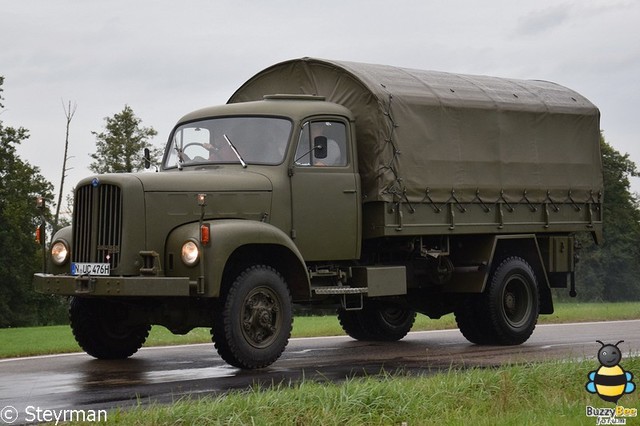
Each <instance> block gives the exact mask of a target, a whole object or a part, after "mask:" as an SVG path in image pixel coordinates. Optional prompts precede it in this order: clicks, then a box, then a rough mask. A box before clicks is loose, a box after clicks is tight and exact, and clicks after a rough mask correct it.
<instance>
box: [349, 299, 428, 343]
mask: <svg viewBox="0 0 640 426" xmlns="http://www.w3.org/2000/svg"><path fill="white" fill-rule="evenodd" d="M415 319H416V313H415V311H412V310H410V309H405V308H402V307H400V306H397V305H394V304H390V303H380V302H370V303H368V304H365V306H364V307H363V308H362V309H361V310H357V311H347V310H344V309H339V310H338V320H339V321H340V325H341V326H342V329H343V330H344V331H345V332H346V333H347V334H348V335H349V336H351V337H352V338H354V339H356V340H369V341H386V342H393V341H396V340H400V339H402V338H403V337H404V336H406V335H407V333H408V332H409V331H410V330H411V327H413V323H414V321H415Z"/></svg>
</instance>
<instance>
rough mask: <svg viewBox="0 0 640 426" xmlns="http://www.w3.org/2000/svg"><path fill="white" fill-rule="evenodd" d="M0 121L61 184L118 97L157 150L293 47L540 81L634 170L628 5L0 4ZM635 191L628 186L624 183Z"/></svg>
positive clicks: (431, 1) (32, 0)
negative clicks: (182, 121) (579, 104)
mask: <svg viewBox="0 0 640 426" xmlns="http://www.w3.org/2000/svg"><path fill="white" fill-rule="evenodd" d="M0 10H1V12H0V75H3V76H4V77H5V82H4V86H3V88H4V93H3V97H4V99H5V100H4V102H3V103H4V105H5V108H6V109H5V110H4V112H2V115H0V120H1V121H2V122H3V123H4V125H5V126H14V127H18V126H22V127H25V128H27V129H28V130H29V131H30V134H31V137H30V139H28V140H27V141H25V142H24V143H23V144H22V146H21V148H20V149H19V153H20V155H21V157H22V158H23V159H27V160H28V161H29V162H30V163H31V164H33V165H35V166H38V167H39V168H40V169H41V171H42V174H43V175H44V176H45V177H46V178H47V179H49V180H50V181H51V182H52V183H54V184H55V185H56V187H57V186H58V185H59V181H60V171H61V166H62V160H63V158H62V156H63V148H64V136H65V115H64V110H63V107H62V102H63V101H64V102H65V103H67V102H68V101H71V102H72V103H75V104H77V111H76V115H75V117H74V119H73V121H72V123H71V135H70V148H69V149H70V151H69V155H71V156H73V158H71V159H70V161H69V163H68V167H73V169H72V170H70V171H69V172H68V180H67V184H66V188H65V193H66V192H68V191H69V190H70V188H71V187H72V186H73V185H75V183H76V182H77V181H78V180H79V179H80V178H82V177H84V176H86V175H88V174H89V173H90V172H89V171H88V169H87V166H88V165H89V164H90V162H91V158H90V157H89V154H90V153H93V152H95V137H94V136H93V135H92V134H91V131H102V130H103V129H104V124H105V121H104V118H105V117H110V116H113V115H114V114H116V113H118V112H120V111H122V109H123V108H124V106H125V104H126V105H129V106H131V108H132V109H133V111H134V112H135V114H136V115H137V116H138V117H139V118H141V119H142V125H143V126H151V127H153V128H155V129H156V130H157V131H158V136H157V137H156V138H155V139H154V140H153V143H154V145H157V146H158V147H160V146H164V144H165V142H166V139H167V136H168V133H169V131H170V130H171V128H172V127H173V125H174V124H175V122H176V121H177V120H178V119H179V118H180V117H181V116H182V115H184V114H185V113H187V112H189V111H191V110H194V109H197V108H200V107H203V106H207V105H215V104H222V103H225V102H226V101H227V99H228V98H229V96H231V94H232V93H233V92H234V90H235V89H236V88H237V87H239V86H240V85H241V84H242V83H243V82H244V81H245V80H247V79H248V78H249V77H251V76H253V75H254V74H255V73H257V72H258V71H260V70H262V69H264V68H266V67H268V66H270V65H272V64H274V63H277V62H280V61H283V60H288V59H293V58H299V57H304V56H311V57H319V58H326V59H339V60H348V61H357V62H368V63H379V64H387V65H395V66H400V67H405V68H416V69H429V70H438V71H449V72H456V73H465V74H482V75H492V76H499V77H512V78H522V79H540V80H549V81H553V82H556V83H559V84H562V85H564V86H567V87H569V88H571V89H573V90H576V91H577V92H579V93H581V94H582V95H584V96H586V97H587V98H588V99H589V100H591V101H592V102H593V103H594V104H596V105H597V106H598V107H599V108H600V111H601V114H602V119H601V128H602V129H603V130H604V132H605V137H606V139H607V140H608V142H609V143H610V144H612V145H613V146H614V147H615V148H616V149H618V150H619V151H621V152H623V153H625V152H626V153H629V154H630V156H631V159H632V160H633V161H635V162H636V163H637V164H638V165H639V166H640V143H639V142H640V141H639V140H638V139H639V136H640V117H638V114H639V113H640V1H637V0H619V1H618V0H601V1H596V0H582V1H556V0H553V1H551V0H537V1H535V2H524V1H513V0H484V1H473V0H464V1H457V0H406V1H403V0H396V1H391V0H387V1H379V0H361V1H350V0H323V1H315V2H309V1H304V0H298V1H295V0H269V1H257V0H256V1H247V0H235V1H213V0H210V1H205V0H190V1H175V0H171V1H169V0H165V1H146V0H135V1H131V0H126V1H124V0H109V1H99V2H98V1H89V0H1V1H0ZM633 189H634V190H636V191H640V182H638V180H636V179H634V182H633Z"/></svg>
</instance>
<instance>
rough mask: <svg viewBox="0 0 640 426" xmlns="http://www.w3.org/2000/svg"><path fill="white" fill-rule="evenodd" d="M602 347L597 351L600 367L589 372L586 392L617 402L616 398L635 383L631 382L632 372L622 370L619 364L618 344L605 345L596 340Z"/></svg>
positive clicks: (633, 386) (629, 389)
mask: <svg viewBox="0 0 640 426" xmlns="http://www.w3.org/2000/svg"><path fill="white" fill-rule="evenodd" d="M596 342H598V343H600V344H601V345H602V347H601V348H600V350H599V351H598V361H600V364H601V366H600V368H598V369H597V370H594V371H591V372H590V373H589V381H588V382H587V384H586V388H587V392H589V393H596V394H598V396H599V397H600V398H602V399H603V400H605V401H608V402H613V403H616V404H617V403H618V400H619V399H620V397H621V396H622V395H624V394H625V393H631V392H633V391H634V390H635V388H636V385H635V384H634V383H633V381H632V380H633V374H632V373H630V372H628V371H624V370H623V369H622V367H621V366H620V365H619V364H620V360H622V354H621V353H620V349H619V348H618V345H619V344H620V343H622V342H624V340H621V341H619V342H618V343H616V344H615V345H611V344H608V345H605V344H604V343H602V342H601V341H600V340H596Z"/></svg>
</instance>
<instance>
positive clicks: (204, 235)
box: [200, 223, 211, 246]
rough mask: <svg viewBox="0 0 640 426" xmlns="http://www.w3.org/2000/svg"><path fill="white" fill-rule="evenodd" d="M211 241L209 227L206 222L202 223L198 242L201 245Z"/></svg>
mask: <svg viewBox="0 0 640 426" xmlns="http://www.w3.org/2000/svg"><path fill="white" fill-rule="evenodd" d="M209 241H211V228H210V227H209V224H208V223H203V224H202V225H201V226H200V243H201V244H202V245H203V246H208V245H209Z"/></svg>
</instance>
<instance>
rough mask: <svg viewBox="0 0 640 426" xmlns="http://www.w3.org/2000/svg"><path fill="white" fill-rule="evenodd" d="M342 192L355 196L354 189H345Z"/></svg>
mask: <svg viewBox="0 0 640 426" xmlns="http://www.w3.org/2000/svg"><path fill="white" fill-rule="evenodd" d="M342 192H344V193H345V194H355V193H356V190H355V189H345V190H344V191H342Z"/></svg>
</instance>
